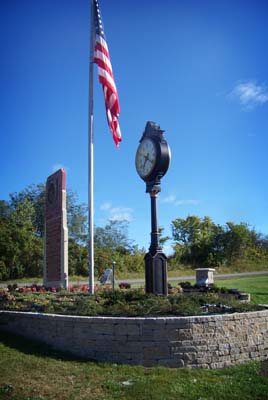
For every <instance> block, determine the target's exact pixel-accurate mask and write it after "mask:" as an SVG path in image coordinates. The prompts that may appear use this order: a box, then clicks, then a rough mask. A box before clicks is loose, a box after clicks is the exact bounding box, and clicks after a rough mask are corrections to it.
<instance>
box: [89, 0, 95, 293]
mask: <svg viewBox="0 0 268 400" xmlns="http://www.w3.org/2000/svg"><path fill="white" fill-rule="evenodd" d="M94 28H95V27H94V9H93V0H91V27H90V63H89V118H88V271H89V292H90V293H91V294H94V152H93V150H94V131H93V89H94V87H93V80H94V74H93V72H94V61H93V57H94V42H95V29H94Z"/></svg>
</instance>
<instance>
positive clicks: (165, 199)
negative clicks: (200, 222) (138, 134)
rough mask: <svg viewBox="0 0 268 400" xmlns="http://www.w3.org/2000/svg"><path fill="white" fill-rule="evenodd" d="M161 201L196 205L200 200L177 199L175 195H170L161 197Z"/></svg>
mask: <svg viewBox="0 0 268 400" xmlns="http://www.w3.org/2000/svg"><path fill="white" fill-rule="evenodd" d="M161 203H167V204H173V205H174V206H197V205H198V204H200V200H194V199H177V198H176V196H174V195H170V196H167V197H164V198H163V199H161Z"/></svg>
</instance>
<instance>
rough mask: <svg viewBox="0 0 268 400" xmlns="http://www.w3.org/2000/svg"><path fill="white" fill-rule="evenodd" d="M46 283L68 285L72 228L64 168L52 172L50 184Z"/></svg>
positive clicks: (46, 214)
mask: <svg viewBox="0 0 268 400" xmlns="http://www.w3.org/2000/svg"><path fill="white" fill-rule="evenodd" d="M44 285H45V286H49V287H64V288H67V287H68V228H67V212H66V172H65V171H64V169H60V170H58V171H57V172H55V173H54V174H53V175H50V176H49V177H48V178H47V183H46V209H45V260H44Z"/></svg>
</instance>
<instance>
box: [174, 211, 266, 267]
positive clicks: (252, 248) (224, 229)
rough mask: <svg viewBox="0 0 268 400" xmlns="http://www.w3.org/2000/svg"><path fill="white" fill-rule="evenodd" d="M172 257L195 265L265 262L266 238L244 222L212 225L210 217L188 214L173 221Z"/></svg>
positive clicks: (217, 265)
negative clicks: (173, 242)
mask: <svg viewBox="0 0 268 400" xmlns="http://www.w3.org/2000/svg"><path fill="white" fill-rule="evenodd" d="M171 227H172V235H173V239H174V241H175V246H174V251H175V254H174V256H173V260H172V259H171V263H172V262H173V263H174V262H175V263H176V262H177V263H182V264H185V265H189V266H191V267H192V268H197V267H219V266H222V265H223V266H230V265H232V266H233V267H234V266H235V265H236V264H239V263H244V264H246V265H249V264H250V263H252V264H254V263H255V264H258V263H262V265H263V266H265V265H266V266H267V265H268V239H267V237H263V236H262V235H261V234H258V233H256V231H255V230H254V229H253V228H251V227H250V226H249V225H248V224H246V223H239V224H235V223H233V222H227V223H226V224H225V225H223V226H221V225H217V224H215V223H214V222H213V221H212V220H211V219H210V218H209V217H204V218H200V217H197V216H188V217H187V218H185V219H183V218H177V219H175V220H174V221H172V226H171Z"/></svg>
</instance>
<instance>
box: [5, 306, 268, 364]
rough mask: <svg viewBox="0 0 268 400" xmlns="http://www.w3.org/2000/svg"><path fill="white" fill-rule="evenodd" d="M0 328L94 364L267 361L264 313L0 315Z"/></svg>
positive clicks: (266, 315)
mask: <svg viewBox="0 0 268 400" xmlns="http://www.w3.org/2000/svg"><path fill="white" fill-rule="evenodd" d="M0 329H1V330H4V331H7V332H13V333H16V334H19V335H23V336H25V337H27V338H30V339H33V340H41V341H43V342H45V343H47V344H49V345H51V346H53V347H54V348H55V349H59V350H62V351H67V352H70V353H73V354H75V355H77V356H80V357H84V358H86V359H90V360H95V361H106V362H107V361H108V362H113V363H125V364H131V365H144V366H147V367H149V366H154V365H163V366H167V367H183V366H188V367H192V368H222V367H228V366H231V365H235V364H240V363H243V362H247V361H250V360H266V359H268V310H263V311H256V312H247V313H234V314H224V315H210V316H198V317H167V318H160V317H159V318H113V317H78V316H66V315H53V314H38V313H25V312H15V311H0Z"/></svg>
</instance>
